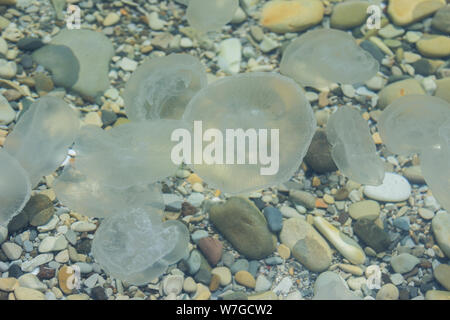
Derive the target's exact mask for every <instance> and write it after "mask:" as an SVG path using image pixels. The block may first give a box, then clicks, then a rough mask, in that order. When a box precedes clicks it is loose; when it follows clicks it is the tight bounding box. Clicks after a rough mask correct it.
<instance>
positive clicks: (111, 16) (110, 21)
mask: <svg viewBox="0 0 450 320" xmlns="http://www.w3.org/2000/svg"><path fill="white" fill-rule="evenodd" d="M119 20H120V16H119V15H118V14H117V13H115V12H110V13H108V15H107V16H106V17H105V19H103V26H105V27H109V26H112V25H115V24H116V23H117V22H119Z"/></svg>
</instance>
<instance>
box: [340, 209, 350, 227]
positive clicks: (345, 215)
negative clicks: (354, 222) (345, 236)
mask: <svg viewBox="0 0 450 320" xmlns="http://www.w3.org/2000/svg"><path fill="white" fill-rule="evenodd" d="M349 217H350V215H349V214H348V212H342V213H341V214H340V215H339V217H338V221H339V223H340V224H341V225H344V224H345V223H346V222H347V220H348V218H349Z"/></svg>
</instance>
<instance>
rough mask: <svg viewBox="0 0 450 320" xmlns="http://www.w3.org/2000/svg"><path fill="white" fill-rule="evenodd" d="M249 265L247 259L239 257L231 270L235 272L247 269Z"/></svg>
mask: <svg viewBox="0 0 450 320" xmlns="http://www.w3.org/2000/svg"><path fill="white" fill-rule="evenodd" d="M248 267H249V263H248V260H246V259H238V260H236V262H235V263H233V265H232V266H231V268H230V270H231V273H232V274H235V273H237V272H239V271H242V270H245V271H247V270H248Z"/></svg>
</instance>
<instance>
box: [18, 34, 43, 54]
mask: <svg viewBox="0 0 450 320" xmlns="http://www.w3.org/2000/svg"><path fill="white" fill-rule="evenodd" d="M43 45H44V43H43V42H42V40H41V39H39V38H31V37H25V38H22V39H20V40H19V41H18V42H17V47H18V48H19V49H20V50H30V51H33V50H36V49H39V48H41V47H42V46H43Z"/></svg>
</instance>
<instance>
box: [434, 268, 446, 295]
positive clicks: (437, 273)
mask: <svg viewBox="0 0 450 320" xmlns="http://www.w3.org/2000/svg"><path fill="white" fill-rule="evenodd" d="M433 275H434V277H435V278H436V280H437V281H438V282H439V283H440V284H441V285H442V286H443V287H444V288H445V289H447V290H449V291H450V265H448V264H443V263H442V264H440V265H438V266H437V267H436V268H435V269H434V271H433Z"/></svg>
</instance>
